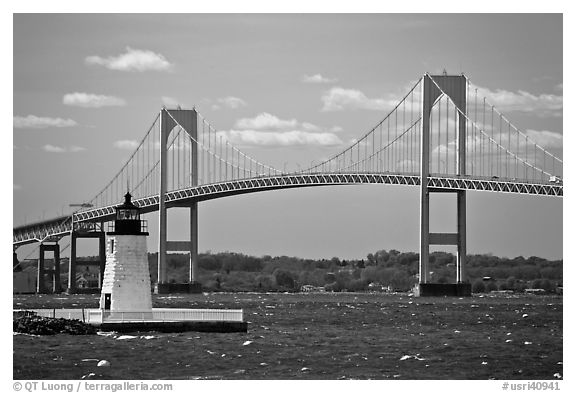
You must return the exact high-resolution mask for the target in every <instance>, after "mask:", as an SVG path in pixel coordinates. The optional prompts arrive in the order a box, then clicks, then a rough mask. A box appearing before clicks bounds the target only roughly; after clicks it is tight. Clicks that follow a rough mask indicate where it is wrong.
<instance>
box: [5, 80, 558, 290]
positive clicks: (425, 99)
mask: <svg viewBox="0 0 576 393" xmlns="http://www.w3.org/2000/svg"><path fill="white" fill-rule="evenodd" d="M562 168H563V162H562V160H561V159H560V158H558V157H556V156H554V155H553V154H552V153H550V152H549V151H547V150H546V149H545V148H544V147H542V146H540V145H538V143H536V141H535V140H533V139H532V138H530V136H529V135H528V133H526V132H523V131H521V130H520V129H518V128H517V127H516V126H514V125H513V124H512V123H511V121H510V120H509V119H508V118H507V117H506V116H504V115H503V114H502V113H501V112H500V111H498V109H497V108H495V107H494V106H493V105H492V104H491V103H490V102H489V101H488V100H487V98H486V97H481V96H480V95H479V93H478V88H477V87H475V85H473V84H472V82H471V81H470V80H469V79H468V78H467V77H466V76H465V75H430V74H424V75H423V76H422V77H421V78H420V79H419V80H418V81H417V82H416V83H415V85H414V86H413V87H412V88H411V89H410V90H409V91H408V92H407V93H406V95H405V96H404V97H403V98H402V99H401V100H400V101H399V102H398V104H397V105H396V106H395V107H394V108H393V109H392V110H391V111H390V112H389V113H388V114H387V115H386V116H385V117H384V118H383V119H382V120H381V121H380V122H378V123H377V124H376V125H375V126H373V127H371V128H370V129H369V130H368V131H367V132H366V133H365V134H364V135H363V136H362V137H360V138H359V139H357V140H356V141H355V142H354V143H353V144H352V145H351V146H349V147H348V148H346V149H345V150H343V151H341V152H340V153H338V154H335V155H334V156H332V157H330V158H328V159H326V160H323V161H321V162H320V163H318V164H316V165H313V166H311V167H309V168H306V169H303V170H299V171H295V172H285V171H281V170H279V169H276V168H274V167H272V166H269V165H266V164H265V163H262V162H260V161H258V160H256V159H254V158H253V157H251V156H249V155H248V154H246V153H245V152H243V151H242V150H241V149H239V148H238V147H237V146H235V145H234V144H232V143H231V142H230V141H229V140H228V138H227V134H226V132H224V131H219V130H217V129H216V128H215V127H213V126H212V125H211V124H210V122H209V121H208V120H207V119H206V118H204V117H203V116H202V114H201V113H199V112H198V111H197V110H195V109H192V110H184V109H180V108H178V109H167V108H162V109H161V111H160V112H159V113H158V114H157V116H156V117H155V119H154V121H153V122H152V124H151V126H150V127H149V128H148V129H147V130H146V132H145V134H144V137H143V138H142V140H141V141H140V143H139V145H138V147H137V148H136V149H135V150H134V152H133V153H132V154H131V156H130V158H129V159H128V160H127V161H126V163H125V164H124V165H123V166H122V168H120V170H119V171H118V172H117V173H116V174H115V175H114V176H113V177H112V179H111V180H110V181H109V183H108V184H106V185H105V186H104V187H103V188H102V189H101V191H100V192H98V193H97V194H96V195H95V196H94V197H93V198H92V199H90V200H88V202H87V203H86V204H84V206H85V207H83V208H81V209H79V210H77V211H75V212H74V213H72V214H71V215H67V216H60V217H55V218H53V219H49V220H43V221H41V222H36V223H30V224H26V225H22V226H19V227H16V228H14V229H13V246H14V249H17V248H18V247H20V246H22V245H25V244H29V243H39V244H40V247H39V248H40V258H39V262H38V288H37V289H38V291H39V292H41V291H43V290H45V288H43V284H42V283H43V282H44V274H45V269H44V267H43V265H42V264H43V263H44V262H43V261H44V253H45V252H46V251H53V252H54V253H55V255H56V254H57V253H58V252H59V245H58V242H59V241H60V240H61V239H62V238H63V237H64V236H70V248H71V251H70V259H69V270H68V274H69V276H68V277H69V279H68V292H70V293H73V292H74V291H75V290H76V288H75V279H74V277H75V274H76V239H77V238H80V237H95V238H98V239H99V241H100V269H101V273H102V274H101V276H103V269H104V263H105V247H106V246H105V229H104V225H105V223H106V222H108V221H111V220H112V219H113V215H114V206H116V205H117V204H118V203H120V201H122V199H123V194H124V193H125V191H126V184H127V181H128V179H129V180H130V185H131V186H130V187H131V188H130V193H131V194H132V195H133V201H134V203H135V204H136V205H137V206H139V207H140V208H142V212H143V213H150V212H153V211H158V214H159V231H158V232H159V239H158V250H159V252H158V284H157V285H158V287H157V290H158V291H159V292H162V291H168V290H169V284H168V283H167V270H166V267H167V265H166V255H167V252H169V251H184V252H189V253H190V273H189V281H190V283H191V284H192V285H197V284H198V282H197V277H198V203H199V202H201V201H205V200H210V199H215V198H222V197H227V196H233V195H237V194H244V193H253V192H261V191H267V190H280V189H284V188H296V187H316V186H333V185H350V184H369V183H382V184H397V185H409V186H416V187H419V189H420V249H419V251H420V275H419V277H420V285H421V286H422V285H424V286H425V285H427V284H429V283H430V272H429V269H428V254H429V246H430V245H453V246H456V247H457V258H456V283H457V284H460V283H465V282H466V277H465V256H466V192H467V191H471V190H480V191H489V192H506V193H516V194H529V195H545V196H553V197H561V196H562V195H563V184H562V178H563V173H562ZM437 192H444V193H446V192H448V193H455V194H456V195H457V202H456V207H455V208H456V212H457V231H456V232H455V233H430V230H429V227H430V222H429V221H430V220H429V216H430V215H429V207H430V196H431V195H432V194H434V193H437ZM173 207H188V208H189V209H190V239H188V240H186V241H169V240H168V239H167V226H168V219H167V214H166V210H167V209H168V208H173ZM53 275H54V277H56V276H57V274H53ZM54 280H55V281H54V288H57V287H58V288H59V283H57V282H56V280H59V278H55V279H54Z"/></svg>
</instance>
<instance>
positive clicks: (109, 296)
mask: <svg viewBox="0 0 576 393" xmlns="http://www.w3.org/2000/svg"><path fill="white" fill-rule="evenodd" d="M111 304H112V294H111V293H105V294H104V310H110V305H111Z"/></svg>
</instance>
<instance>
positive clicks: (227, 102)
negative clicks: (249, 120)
mask: <svg viewBox="0 0 576 393" xmlns="http://www.w3.org/2000/svg"><path fill="white" fill-rule="evenodd" d="M217 101H218V102H219V103H220V104H222V105H224V106H227V107H228V108H230V109H238V108H240V107H242V106H246V105H248V104H246V101H244V100H243V99H241V98H238V97H232V96H228V97H223V98H218V99H217Z"/></svg>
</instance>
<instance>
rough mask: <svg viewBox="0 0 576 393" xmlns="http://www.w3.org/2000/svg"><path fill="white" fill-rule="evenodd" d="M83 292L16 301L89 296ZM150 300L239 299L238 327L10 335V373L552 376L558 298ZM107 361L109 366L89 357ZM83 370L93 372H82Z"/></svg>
mask: <svg viewBox="0 0 576 393" xmlns="http://www.w3.org/2000/svg"><path fill="white" fill-rule="evenodd" d="M97 302H98V300H97V297H96V296H93V295H76V296H70V297H67V296H62V295H58V296H56V295H54V296H49V295H43V296H32V295H30V296H18V297H14V308H36V307H38V308H40V307H47V308H48V307H71V305H72V304H75V305H78V306H79V307H96V306H97ZM154 307H204V308H217V307H222V308H243V309H244V315H245V319H246V320H247V321H248V322H249V325H248V333H228V334H222V333H195V332H187V333H179V334H160V333H155V332H142V333H133V334H120V333H117V334H116V333H112V334H101V335H97V336H68V335H58V336H45V337H34V336H26V335H15V336H14V368H13V373H14V378H15V379H81V378H90V379H490V378H495V379H548V380H551V379H556V378H558V377H562V375H563V365H562V345H563V340H562V307H563V306H562V298H561V297H552V296H508V297H502V296H498V297H489V296H485V297H477V296H475V297H473V298H463V299H458V298H413V297H409V296H407V295H386V294H351V293H343V294H330V293H326V294H206V295H172V296H156V297H155V298H154ZM101 360H107V361H108V362H109V363H110V365H111V366H110V367H97V364H98V362H99V361H101ZM91 374H92V375H91Z"/></svg>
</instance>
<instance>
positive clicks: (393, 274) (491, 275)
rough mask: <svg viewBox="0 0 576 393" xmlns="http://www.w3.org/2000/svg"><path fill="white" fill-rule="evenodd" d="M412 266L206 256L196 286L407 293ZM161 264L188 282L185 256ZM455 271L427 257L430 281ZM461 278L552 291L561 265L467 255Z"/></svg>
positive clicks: (393, 260)
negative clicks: (303, 288)
mask: <svg viewBox="0 0 576 393" xmlns="http://www.w3.org/2000/svg"><path fill="white" fill-rule="evenodd" d="M418 262H419V255H418V253H414V252H400V251H397V250H389V251H387V250H378V251H376V252H374V253H370V254H368V255H367V256H366V258H365V259H352V260H346V259H340V258H337V257H333V258H330V259H306V258H297V257H289V256H277V257H272V256H269V255H265V256H262V257H256V256H250V255H244V254H242V253H234V252H220V253H211V252H208V253H203V254H200V255H199V260H198V265H199V272H200V273H199V280H200V282H201V283H202V285H203V287H204V288H205V290H213V291H297V290H300V289H301V288H302V287H303V286H312V287H315V288H324V289H325V290H327V291H367V290H382V289H383V288H384V289H387V290H392V291H408V290H410V289H412V288H413V286H414V285H415V284H417V283H418V273H419V266H418ZM149 263H150V272H151V278H152V281H156V272H157V269H156V267H157V254H156V253H153V254H149ZM167 263H168V279H169V280H170V281H172V282H186V281H187V280H188V269H189V255H188V254H169V255H168V261H167ZM455 269H456V258H455V256H454V255H453V254H450V253H447V252H441V251H439V252H432V253H431V254H430V272H431V282H433V283H453V282H455V274H456V272H455ZM466 276H467V278H468V281H469V282H470V283H471V284H472V290H473V292H489V291H492V290H513V291H522V290H524V289H527V288H540V289H544V290H546V291H554V290H555V289H556V288H557V287H559V286H562V260H553V261H550V260H547V259H544V258H539V257H534V256H532V257H529V258H524V257H516V258H513V259H510V258H500V257H496V256H493V255H489V254H482V255H468V256H467V260H466Z"/></svg>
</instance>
